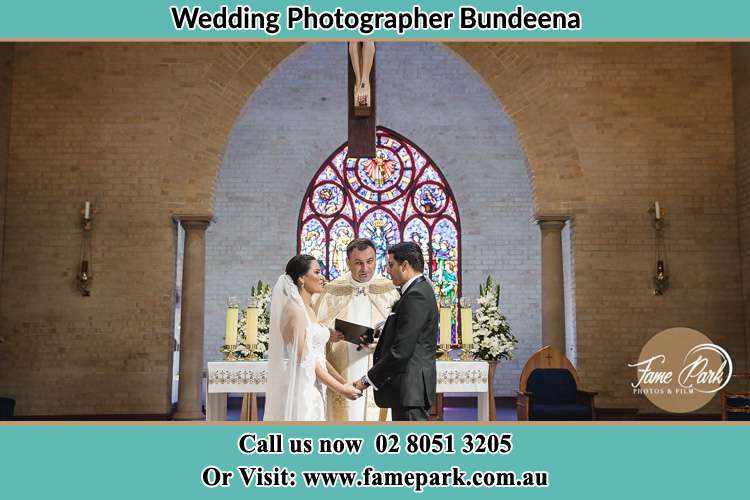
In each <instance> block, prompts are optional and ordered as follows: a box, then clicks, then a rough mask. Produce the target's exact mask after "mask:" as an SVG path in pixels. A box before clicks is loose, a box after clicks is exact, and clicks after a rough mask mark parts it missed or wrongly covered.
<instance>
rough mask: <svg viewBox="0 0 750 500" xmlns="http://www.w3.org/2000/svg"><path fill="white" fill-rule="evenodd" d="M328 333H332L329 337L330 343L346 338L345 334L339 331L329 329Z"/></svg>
mask: <svg viewBox="0 0 750 500" xmlns="http://www.w3.org/2000/svg"><path fill="white" fill-rule="evenodd" d="M328 331H329V332H330V335H329V336H328V340H329V341H330V342H338V341H339V340H342V339H343V338H344V334H343V333H341V332H340V331H338V330H335V329H333V328H329V329H328Z"/></svg>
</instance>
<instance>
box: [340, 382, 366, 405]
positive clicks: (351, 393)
mask: <svg viewBox="0 0 750 500" xmlns="http://www.w3.org/2000/svg"><path fill="white" fill-rule="evenodd" d="M341 394H342V395H343V396H344V397H345V398H346V399H351V400H352V401H354V400H355V399H357V398H358V397H360V396H361V395H362V391H360V390H359V389H357V388H355V387H354V386H353V385H352V384H345V385H344V387H343V388H342V389H341Z"/></svg>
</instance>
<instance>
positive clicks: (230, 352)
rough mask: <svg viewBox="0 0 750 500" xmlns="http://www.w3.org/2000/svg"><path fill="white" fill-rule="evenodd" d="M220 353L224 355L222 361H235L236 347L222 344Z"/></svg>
mask: <svg viewBox="0 0 750 500" xmlns="http://www.w3.org/2000/svg"><path fill="white" fill-rule="evenodd" d="M221 352H222V353H224V361H237V359H239V358H238V357H237V346H236V345H227V344H224V345H223V346H221Z"/></svg>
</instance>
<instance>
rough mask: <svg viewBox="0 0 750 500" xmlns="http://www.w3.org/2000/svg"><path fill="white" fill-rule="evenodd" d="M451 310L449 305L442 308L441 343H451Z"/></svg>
mask: <svg viewBox="0 0 750 500" xmlns="http://www.w3.org/2000/svg"><path fill="white" fill-rule="evenodd" d="M452 326H453V325H452V324H451V310H450V308H448V307H441V308H440V345H450V343H451V327H452Z"/></svg>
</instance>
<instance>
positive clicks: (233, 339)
mask: <svg viewBox="0 0 750 500" xmlns="http://www.w3.org/2000/svg"><path fill="white" fill-rule="evenodd" d="M239 312H240V310H239V308H238V307H237V306H236V305H231V306H228V307H227V333H226V335H225V337H224V344H226V345H237V324H238V323H239Z"/></svg>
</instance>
